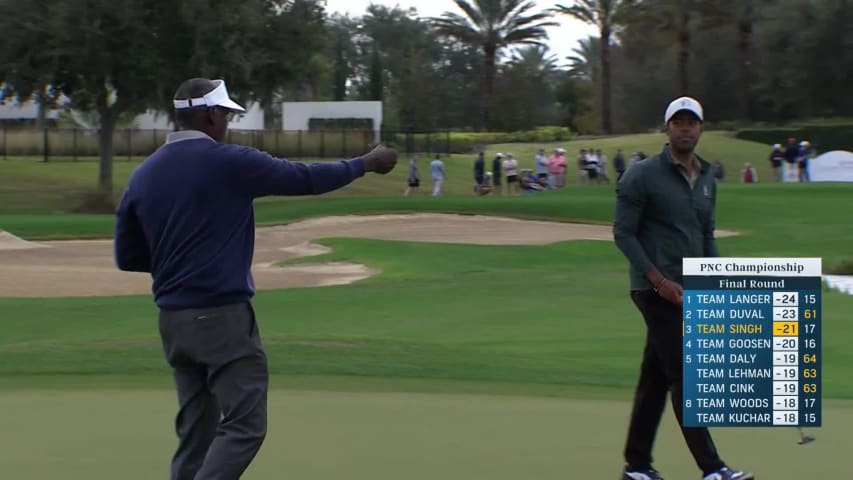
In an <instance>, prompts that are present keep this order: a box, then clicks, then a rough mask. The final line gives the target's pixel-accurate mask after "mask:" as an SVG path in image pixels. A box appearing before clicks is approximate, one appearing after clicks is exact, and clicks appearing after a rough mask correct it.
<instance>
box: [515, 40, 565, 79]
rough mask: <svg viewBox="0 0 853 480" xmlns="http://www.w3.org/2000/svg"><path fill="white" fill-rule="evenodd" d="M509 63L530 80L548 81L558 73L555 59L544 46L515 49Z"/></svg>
mask: <svg viewBox="0 0 853 480" xmlns="http://www.w3.org/2000/svg"><path fill="white" fill-rule="evenodd" d="M510 63H511V64H512V65H514V66H515V67H516V68H519V69H521V71H523V72H525V74H526V75H528V76H529V77H531V78H536V79H542V80H545V81H550V80H551V79H552V78H553V77H554V75H555V74H556V73H557V72H558V71H559V69H560V68H559V66H557V57H556V56H554V55H553V54H550V53H549V51H548V47H546V46H544V45H530V46H527V47H524V48H519V49H516V50H515V51H514V52H513V54H512V58H511V59H510Z"/></svg>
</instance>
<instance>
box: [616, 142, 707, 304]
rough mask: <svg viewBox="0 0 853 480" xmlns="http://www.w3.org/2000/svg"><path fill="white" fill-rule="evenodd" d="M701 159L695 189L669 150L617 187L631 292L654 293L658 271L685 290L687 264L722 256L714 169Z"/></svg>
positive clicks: (619, 235) (620, 241) (620, 242)
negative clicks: (652, 279)
mask: <svg viewBox="0 0 853 480" xmlns="http://www.w3.org/2000/svg"><path fill="white" fill-rule="evenodd" d="M696 158H697V159H698V161H699V164H700V168H699V177H698V179H697V180H696V183H695V185H694V186H693V188H691V187H690V182H689V181H688V179H687V177H686V174H685V173H683V172H684V170H683V169H682V168H681V167H680V166H678V165H677V164H676V163H674V161H673V158H672V156H671V155H670V153H669V145H665V146H664V149H663V151H662V152H661V153H660V154H659V155H655V156H653V157H649V158H647V159H645V160H642V161H640V162H638V163H636V164H635V165H633V166H632V167H630V168H629V169H628V171H626V172H625V174H624V175H623V176H622V178H621V179H620V180H619V182H618V183H617V184H616V217H615V221H614V226H613V236H614V239H615V240H616V246H617V247H619V250H621V251H622V253H623V254H624V255H625V257H627V258H628V261H629V262H630V264H631V290H646V289H650V288H653V285H651V284H650V283H649V281H648V280H647V279H646V273H647V272H648V271H649V270H651V268H652V266H653V265H654V266H655V267H657V269H658V270H659V271H660V273H662V274H663V275H664V276H665V277H666V278H668V279H670V280H674V281H676V282H678V283H679V284H681V283H682V277H683V275H682V267H681V263H682V259H683V258H685V257H717V256H719V252H718V251H717V245H716V242H715V241H714V209H715V206H716V200H717V183H716V181H715V180H714V175H713V172H712V170H711V166H710V164H708V162H706V161H705V160H702V159H701V158H699V157H698V155H697V157H696Z"/></svg>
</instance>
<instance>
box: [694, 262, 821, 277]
mask: <svg viewBox="0 0 853 480" xmlns="http://www.w3.org/2000/svg"><path fill="white" fill-rule="evenodd" d="M821 269H822V262H821V259H820V258H737V257H711V258H685V259H684V262H683V264H682V270H683V273H684V275H685V276H708V277H732V276H740V277H820V276H821Z"/></svg>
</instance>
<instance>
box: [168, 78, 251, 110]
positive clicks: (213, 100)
mask: <svg viewBox="0 0 853 480" xmlns="http://www.w3.org/2000/svg"><path fill="white" fill-rule="evenodd" d="M213 84H214V85H216V88H214V89H213V90H211V91H210V92H208V93H206V94H205V95H204V96H203V97H201V98H190V99H187V100H177V99H176V100H173V103H174V105H175V108H176V109H178V110H182V109H185V108H195V107H201V106H206V107H222V108H227V109H228V110H233V111H235V112H241V113H245V112H246V109H245V108H243V107H241V106H240V105H239V104H238V103H237V102H235V101H234V100H231V97H229V96H228V89H227V88H225V80H214V81H213Z"/></svg>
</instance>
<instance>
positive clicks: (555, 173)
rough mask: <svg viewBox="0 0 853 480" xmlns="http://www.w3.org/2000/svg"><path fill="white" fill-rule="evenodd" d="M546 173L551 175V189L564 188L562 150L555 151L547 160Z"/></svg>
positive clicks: (564, 156) (564, 165) (564, 155)
mask: <svg viewBox="0 0 853 480" xmlns="http://www.w3.org/2000/svg"><path fill="white" fill-rule="evenodd" d="M548 173H550V174H551V188H563V187H565V186H566V151H565V150H563V149H562V148H557V149H555V150H554V154H553V155H551V158H550V159H548Z"/></svg>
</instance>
